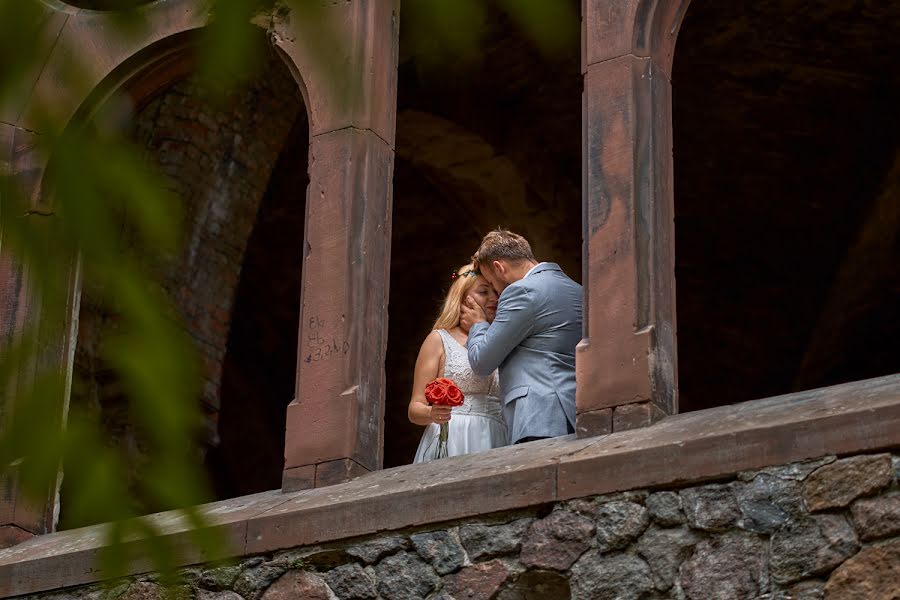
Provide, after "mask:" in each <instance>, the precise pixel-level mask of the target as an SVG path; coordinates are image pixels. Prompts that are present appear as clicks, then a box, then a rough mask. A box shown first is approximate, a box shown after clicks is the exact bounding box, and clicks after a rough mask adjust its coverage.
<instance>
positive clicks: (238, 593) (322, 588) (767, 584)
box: [38, 453, 900, 600]
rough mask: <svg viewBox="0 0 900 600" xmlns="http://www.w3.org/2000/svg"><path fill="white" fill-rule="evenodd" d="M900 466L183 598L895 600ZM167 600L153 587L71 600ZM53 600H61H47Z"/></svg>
mask: <svg viewBox="0 0 900 600" xmlns="http://www.w3.org/2000/svg"><path fill="white" fill-rule="evenodd" d="M898 470H900V455H894V456H893V457H892V455H891V454H886V453H885V454H874V455H858V456H853V457H850V458H844V459H836V458H835V457H834V456H828V457H824V458H821V459H817V460H812V461H805V462H799V463H792V464H788V465H784V466H779V467H770V468H766V469H762V470H758V471H752V472H743V473H740V474H738V475H737V476H736V477H735V478H733V479H730V480H728V481H722V482H716V483H709V484H706V485H700V486H692V487H686V488H681V489H677V490H676V489H670V490H661V491H652V492H651V491H648V490H639V491H632V492H623V493H616V494H609V495H603V496H591V497H587V498H579V499H575V500H570V501H566V502H557V503H553V504H552V505H549V506H543V507H541V508H539V509H536V510H531V511H524V512H509V513H503V514H497V515H492V516H489V517H483V518H477V519H470V520H465V521H461V522H456V523H450V524H445V525H442V526H439V527H436V528H426V529H424V530H423V529H414V530H408V531H400V532H391V533H388V534H385V535H381V536H375V537H369V538H367V539H363V540H353V541H350V542H347V543H338V544H333V545H325V546H313V547H305V548H296V549H291V550H287V551H282V552H277V553H274V554H266V555H261V556H254V557H249V558H245V559H243V560H241V561H239V562H236V563H234V564H230V565H227V566H219V567H213V568H202V567H200V568H189V569H186V570H184V571H182V576H183V583H182V584H181V585H180V586H178V587H176V588H175V589H174V590H172V591H173V592H174V594H175V597H179V598H198V599H204V600H213V599H217V600H238V599H239V598H246V599H252V600H256V599H258V598H262V599H263V600H276V599H278V600H280V599H289V598H307V599H322V600H328V599H331V598H334V597H337V598H339V599H341V600H354V599H365V598H385V599H388V600H407V599H413V598H435V599H437V598H442V599H446V600H449V599H451V598H455V599H459V600H461V599H463V598H483V599H488V598H499V599H500V600H513V599H516V598H526V597H532V596H534V595H537V597H542V598H555V599H563V598H570V597H572V598H621V599H629V598H634V599H635V600H637V599H641V598H660V599H661V598H692V599H703V600H716V599H721V600H735V599H740V598H769V599H771V600H776V599H781V600H788V599H801V598H802V599H810V600H811V599H813V598H823V597H827V598H856V599H862V598H867V599H872V600H874V599H876V598H885V599H887V598H891V597H892V596H891V594H892V593H894V592H896V590H897V589H898V588H897V584H898V580H897V572H898V571H897V570H898V568H900V490H898V483H897V478H898ZM101 592H102V593H105V594H107V597H117V598H119V599H120V600H139V599H141V600H143V599H147V598H157V597H159V598H161V597H163V592H164V590H163V588H162V587H161V586H160V585H159V584H158V583H156V581H155V579H154V578H153V577H137V578H134V579H131V580H126V581H122V582H121V583H120V584H118V585H116V586H113V588H112V590H111V591H109V588H106V589H102V588H101V587H99V586H96V585H95V586H88V587H84V588H80V589H74V590H71V591H68V592H66V593H64V594H63V595H59V594H53V595H52V597H53V598H54V599H55V600H63V599H65V598H72V599H75V598H93V597H94V596H95V594H96V595H97V597H98V598H99V594H100V593H101ZM38 597H47V598H49V597H50V596H49V595H45V596H38Z"/></svg>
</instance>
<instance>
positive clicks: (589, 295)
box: [576, 0, 687, 436]
mask: <svg viewBox="0 0 900 600" xmlns="http://www.w3.org/2000/svg"><path fill="white" fill-rule="evenodd" d="M686 7H687V0H626V1H624V2H623V1H619V0H585V5H584V15H583V27H584V32H583V40H584V45H583V48H584V50H583V52H584V54H583V61H582V62H583V70H584V74H585V78H584V96H583V110H584V115H583V119H584V125H583V126H584V152H583V160H584V169H583V173H584V190H583V202H584V219H583V222H584V224H583V227H584V265H585V267H584V282H585V286H584V287H585V300H586V305H587V311H586V312H585V324H584V330H585V337H584V339H583V340H582V342H581V343H580V344H579V346H578V350H577V356H576V367H577V376H578V393H577V399H576V404H577V412H578V419H577V431H578V434H579V435H581V436H589V435H599V434H603V433H608V432H610V431H616V430H624V429H631V428H634V427H640V426H644V425H649V424H651V423H653V422H654V421H655V420H657V419H659V418H661V417H663V416H665V415H669V414H673V413H675V412H676V411H677V406H678V403H677V390H678V382H677V373H678V370H677V363H676V344H675V276H674V254H675V251H674V222H673V174H672V125H671V124H672V117H671V115H672V103H671V83H670V76H669V70H670V67H671V56H672V51H673V49H674V43H675V37H676V35H677V31H678V24H680V21H681V17H682V16H683V13H684V10H685V9H686Z"/></svg>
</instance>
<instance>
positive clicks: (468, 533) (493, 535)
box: [459, 519, 533, 560]
mask: <svg viewBox="0 0 900 600" xmlns="http://www.w3.org/2000/svg"><path fill="white" fill-rule="evenodd" d="M532 521H533V519H516V520H515V521H513V522H511V523H506V524H503V525H474V524H473V525H463V526H462V527H460V528H459V538H460V540H462V544H463V546H465V548H466V552H468V554H469V558H470V559H471V560H480V559H482V558H493V557H495V556H502V555H504V554H513V553H514V552H518V551H519V548H520V547H521V546H522V536H523V535H524V534H525V530H526V529H528V526H529V525H531V523H532Z"/></svg>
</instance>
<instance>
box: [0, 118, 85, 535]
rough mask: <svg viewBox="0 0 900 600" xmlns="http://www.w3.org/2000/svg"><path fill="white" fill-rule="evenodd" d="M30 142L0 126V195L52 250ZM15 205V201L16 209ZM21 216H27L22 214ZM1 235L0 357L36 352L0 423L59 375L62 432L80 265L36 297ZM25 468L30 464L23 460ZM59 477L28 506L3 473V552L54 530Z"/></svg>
mask: <svg viewBox="0 0 900 600" xmlns="http://www.w3.org/2000/svg"><path fill="white" fill-rule="evenodd" d="M33 136H34V134H32V133H30V132H27V131H26V130H24V129H21V128H17V127H14V126H12V125H8V124H5V123H0V168H4V169H5V174H8V175H12V176H13V177H10V178H6V179H4V180H3V182H2V183H3V185H4V187H3V189H2V190H0V194H2V195H3V197H4V201H5V202H4V206H3V208H2V210H16V208H15V206H16V205H18V206H19V207H20V208H22V207H24V208H25V209H28V208H30V209H31V210H34V211H35V212H36V213H40V214H33V215H29V216H26V215H24V214H23V215H22V216H21V218H27V219H35V220H36V221H35V224H36V225H37V226H38V227H39V230H40V229H42V230H43V234H42V237H41V242H42V243H46V244H53V243H56V242H55V239H54V238H55V236H54V235H53V234H52V229H53V227H54V225H55V222H54V219H55V217H53V216H52V213H51V212H50V209H49V208H48V207H46V206H43V205H42V204H41V201H40V192H39V181H40V178H41V174H42V173H43V166H44V163H43V160H42V159H41V158H40V157H39V156H38V155H37V153H36V152H35V150H34V144H33ZM14 199H18V200H19V202H16V201H15V200H14ZM22 212H23V213H24V212H26V210H24V209H23V210H22ZM2 236H3V232H2V231H0V351H3V349H8V348H10V347H12V346H13V345H14V344H16V343H17V342H18V341H20V340H22V339H23V336H28V337H29V339H30V340H31V341H33V342H34V348H36V352H35V353H34V354H33V355H30V356H29V357H28V358H29V360H28V361H27V362H23V363H21V364H19V366H18V369H17V372H16V378H15V381H14V382H12V385H11V386H9V387H7V388H5V389H3V390H2V391H0V394H2V395H0V423H9V422H10V417H11V415H12V414H13V413H14V411H15V410H16V403H17V402H20V401H23V400H22V399H23V398H25V397H26V396H25V395H24V394H22V391H23V390H26V389H28V388H29V386H31V385H32V382H33V381H34V378H35V375H36V374H38V373H43V372H46V371H48V370H56V371H58V373H59V374H60V376H61V380H63V381H65V384H66V385H65V386H64V387H65V388H66V389H63V390H60V392H61V393H60V396H59V398H58V401H56V402H55V405H54V408H53V410H52V411H51V412H50V414H47V415H46V422H45V425H46V427H48V428H51V429H53V428H61V427H62V426H63V423H64V422H65V416H66V411H67V407H68V402H67V398H68V389H67V388H68V384H69V381H70V379H71V377H70V374H71V367H72V351H73V344H74V339H73V337H74V335H73V333H74V331H73V322H74V318H75V317H76V311H77V305H78V278H79V270H78V261H77V258H76V255H75V253H74V252H72V253H71V254H70V260H69V261H68V262H65V263H64V264H63V263H55V264H53V265H52V266H51V268H53V269H54V271H53V272H52V274H51V276H55V277H56V278H57V282H58V287H57V288H56V289H54V290H44V291H43V292H42V294H43V296H42V295H39V294H38V293H37V292H36V290H34V289H33V288H32V287H30V286H29V283H28V277H27V271H26V268H25V267H23V265H22V264H21V263H19V262H18V261H17V260H16V259H15V258H14V257H13V256H12V255H11V254H10V252H9V249H8V248H7V247H4V245H3V237H2ZM50 293H54V294H59V297H58V298H56V299H55V300H56V301H54V302H52V303H51V302H47V299H48V296H47V295H48V294H50ZM23 460H25V461H27V460H28V457H27V456H25V457H23ZM59 483H60V479H59V477H58V476H57V477H55V478H53V481H48V482H46V490H45V493H44V494H43V495H42V497H41V498H40V499H34V498H32V499H27V498H26V497H25V495H24V494H23V492H22V489H21V487H20V486H19V482H18V481H17V477H16V475H15V473H14V472H13V473H10V472H9V471H7V473H6V475H5V476H3V477H2V478H0V548H2V547H6V546H11V545H14V544H16V543H19V542H21V541H23V540H24V539H27V538H28V537H31V536H32V535H36V534H41V533H49V532H51V531H53V530H54V528H55V526H56V523H55V513H56V504H57V492H58V488H59Z"/></svg>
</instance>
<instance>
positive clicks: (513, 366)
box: [500, 263, 582, 440]
mask: <svg viewBox="0 0 900 600" xmlns="http://www.w3.org/2000/svg"><path fill="white" fill-rule="evenodd" d="M512 285H513V286H518V287H521V288H523V290H521V291H525V292H526V293H527V297H528V301H529V303H531V304H532V306H531V307H530V308H531V310H530V311H529V313H530V315H531V323H530V327H529V333H528V335H527V336H526V337H525V338H524V339H523V340H522V341H521V342H520V343H519V345H518V346H517V347H516V348H515V349H514V350H513V351H512V352H511V353H510V354H509V355H508V356H507V358H506V360H505V361H503V363H502V364H501V366H500V385H501V389H502V391H503V395H504V404H505V405H507V406H508V407H509V408H510V409H512V408H513V405H514V406H515V408H514V412H515V416H514V419H512V420H513V440H516V439H519V438H522V437H532V436H534V437H553V436H558V435H565V434H566V433H567V432H570V431H574V424H575V347H576V346H577V345H578V342H579V341H580V340H581V335H582V328H581V322H582V312H581V310H582V306H581V298H582V290H581V286H580V285H578V284H577V283H575V282H574V281H572V280H571V279H570V278H569V277H567V276H566V274H565V273H563V272H562V270H561V269H560V268H559V266H558V265H556V264H554V263H542V264H540V265H538V266H537V267H536V268H535V269H534V271H532V272H531V273H530V274H529V275H528V276H527V277H525V278H524V279H522V280H519V281H517V282H516V283H514V284H512ZM502 301H503V298H502V296H501V302H502ZM566 421H568V424H567V423H566Z"/></svg>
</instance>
